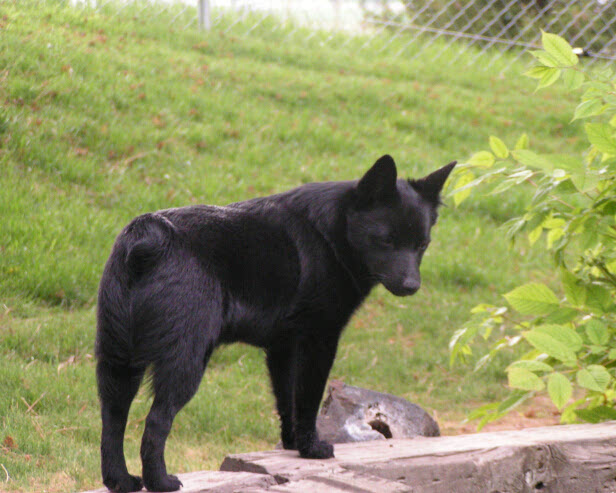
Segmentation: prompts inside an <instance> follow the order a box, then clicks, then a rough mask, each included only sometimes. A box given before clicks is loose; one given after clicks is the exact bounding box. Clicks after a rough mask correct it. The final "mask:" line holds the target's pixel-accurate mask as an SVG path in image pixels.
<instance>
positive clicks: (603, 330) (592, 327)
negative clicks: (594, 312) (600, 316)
mask: <svg viewBox="0 0 616 493" xmlns="http://www.w3.org/2000/svg"><path fill="white" fill-rule="evenodd" d="M584 329H585V330H586V335H587V336H588V340H589V341H590V342H591V344H596V345H597V346H605V345H606V344H607V342H608V341H609V339H610V335H609V333H608V331H607V326H606V325H605V324H604V323H603V322H601V321H600V320H597V319H595V318H593V319H592V320H589V321H588V323H587V324H586V325H585V327H584Z"/></svg>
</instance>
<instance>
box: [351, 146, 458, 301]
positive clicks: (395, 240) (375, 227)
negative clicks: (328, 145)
mask: <svg viewBox="0 0 616 493" xmlns="http://www.w3.org/2000/svg"><path fill="white" fill-rule="evenodd" d="M455 164H456V163H455V161H454V162H452V163H450V164H448V165H447V166H444V167H442V168H441V169H439V170H437V171H435V172H434V173H431V174H429V175H428V176H425V177H424V178H421V179H419V180H402V179H400V180H398V179H397V171H396V163H395V162H394V160H393V159H392V158H391V156H383V157H381V158H380V159H379V160H378V161H377V162H376V163H375V164H374V165H373V166H372V168H370V169H369V170H368V172H367V173H366V174H365V175H364V176H363V177H362V178H361V180H359V182H358V183H357V186H356V187H355V190H354V199H353V204H352V206H351V208H350V210H349V212H348V216H347V239H348V240H349V242H350V244H351V246H352V247H353V248H354V249H355V250H356V251H357V252H358V254H359V255H360V257H361V259H362V261H363V262H364V264H365V265H366V266H367V268H368V270H369V272H370V275H371V276H372V278H373V279H374V280H375V281H377V282H380V283H382V284H383V285H384V286H385V287H386V288H387V289H388V290H389V291H390V292H392V293H393V294H395V295H396V296H407V295H411V294H414V293H415V292H416V291H417V290H418V289H419V286H420V284H421V277H420V275H419V265H420V263H421V259H422V257H423V254H424V252H425V251H426V248H428V245H429V244H430V229H431V228H432V226H434V224H435V223H436V218H437V209H438V206H439V204H440V192H441V190H442V188H443V185H444V184H445V181H446V180H447V177H448V176H449V173H450V172H451V170H452V169H453V167H454V166H455Z"/></svg>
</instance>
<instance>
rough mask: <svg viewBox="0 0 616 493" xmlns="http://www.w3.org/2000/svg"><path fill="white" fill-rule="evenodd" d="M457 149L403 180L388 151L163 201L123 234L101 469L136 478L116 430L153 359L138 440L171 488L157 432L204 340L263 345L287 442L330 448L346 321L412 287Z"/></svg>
mask: <svg viewBox="0 0 616 493" xmlns="http://www.w3.org/2000/svg"><path fill="white" fill-rule="evenodd" d="M454 165H455V162H453V163H451V164H448V165H447V166H445V167H443V168H441V169H439V170H438V171H436V172H434V173H432V174H430V175H428V176H426V177H425V178H422V179H420V180H412V181H411V180H408V181H407V180H402V179H400V180H398V179H397V177H396V174H397V173H396V165H395V163H394V161H393V159H392V158H391V157H390V156H383V157H382V158H380V159H379V160H378V161H377V162H376V163H375V164H374V166H373V167H372V168H371V169H370V170H369V171H368V172H367V173H366V174H365V175H364V177H363V178H362V179H361V180H359V181H348V182H335V183H311V184H308V185H304V186H301V187H299V188H296V189H294V190H291V191H289V192H286V193H281V194H278V195H272V196H270V197H263V198H257V199H253V200H248V201H246V202H239V203H236V204H232V205H229V206H227V207H213V206H194V207H184V208H179V209H168V210H163V211H159V212H155V213H152V214H145V215H143V216H139V217H137V218H136V219H134V220H133V221H132V222H131V223H130V224H129V225H128V226H127V227H126V228H124V230H123V231H122V232H121V233H120V235H119V236H118V238H117V240H116V243H115V245H114V247H113V251H112V253H111V256H110V257H109V260H108V261H107V264H106V266H105V271H104V273H103V277H102V280H101V284H100V290H99V297H98V331H97V338H96V356H97V358H98V364H97V367H96V372H97V379H98V391H99V396H100V402H101V413H102V420H103V432H102V441H101V459H102V473H103V482H104V483H105V485H106V486H107V487H108V488H109V489H111V490H113V491H121V492H126V491H136V490H140V489H141V488H142V481H141V478H139V477H136V476H131V475H130V474H129V473H128V471H127V469H126V462H125V459H124V451H123V441H124V431H125V427H126V419H127V415H128V410H129V407H130V404H131V402H132V400H133V398H134V396H135V393H136V392H137V389H138V387H139V385H140V383H141V380H142V378H143V375H144V372H145V371H146V369H147V368H151V376H152V387H153V391H154V402H153V404H152V408H151V410H150V412H149V414H148V417H147V420H146V424H145V431H144V434H143V439H142V442H141V460H142V463H143V483H144V484H145V486H146V488H148V489H149V490H152V491H174V490H177V489H178V488H179V487H180V486H181V484H182V483H181V482H180V481H179V480H178V479H177V478H176V477H175V476H171V475H168V474H167V469H166V466H165V460H164V448H165V441H166V439H167V436H168V435H169V431H170V430H171V424H172V422H173V419H174V417H175V415H176V414H177V412H178V411H179V410H180V409H181V408H182V407H183V406H184V405H185V404H186V403H187V402H188V401H189V400H190V399H191V397H192V396H193V395H194V393H195V391H196V390H197V387H198V386H199V383H200V380H201V377H202V376H203V372H204V370H205V367H206V365H207V362H208V359H209V358H210V356H211V354H212V351H213V350H214V349H215V348H216V347H217V346H218V345H219V344H222V343H229V342H233V341H243V342H246V343H249V344H253V345H255V346H258V347H261V348H263V349H264V350H265V352H266V355H267V366H268V369H269V372H270V375H271V381H272V386H273V390H274V394H275V396H276V404H277V408H278V414H279V415H280V420H281V428H282V433H281V434H282V443H283V446H284V447H285V448H287V449H296V450H298V451H299V454H300V455H301V456H302V457H308V458H318V459H325V458H328V457H333V455H334V453H333V447H332V445H330V444H329V443H326V442H324V441H321V440H319V437H318V435H317V432H316V429H315V422H316V416H317V411H318V408H319V403H320V401H321V397H322V394H323V389H324V387H325V383H326V380H327V377H328V374H329V371H330V368H331V365H332V363H333V361H334V356H335V354H336V347H337V345H338V339H339V337H340V333H341V332H342V329H343V328H344V326H345V324H346V323H347V321H348V319H349V317H350V316H351V314H352V313H353V311H354V310H355V309H356V308H357V307H358V306H359V305H360V304H361V302H362V301H363V300H364V298H365V297H366V296H367V295H368V293H369V292H370V290H371V289H372V288H373V287H374V286H375V285H376V284H377V283H382V284H383V285H384V286H385V287H386V288H387V289H388V290H389V291H391V292H392V293H393V294H395V295H397V296H405V295H411V294H413V293H415V292H416V291H417V290H418V289H419V285H420V277H419V264H420V262H421V259H422V256H423V254H424V252H425V251H426V248H427V247H428V244H429V243H430V228H432V226H433V225H434V223H435V222H436V218H437V208H438V205H439V194H440V191H441V189H442V187H443V184H444V183H445V180H446V179H447V176H448V175H449V173H450V172H451V170H452V169H453V167H454Z"/></svg>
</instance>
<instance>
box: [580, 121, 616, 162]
mask: <svg viewBox="0 0 616 493" xmlns="http://www.w3.org/2000/svg"><path fill="white" fill-rule="evenodd" d="M584 128H585V129H586V135H587V136H588V140H589V141H590V143H591V144H592V145H594V146H595V148H596V149H597V150H598V151H599V152H605V153H607V154H616V139H615V138H614V129H613V128H612V127H611V126H610V125H608V124H607V123H587V124H585V125H584Z"/></svg>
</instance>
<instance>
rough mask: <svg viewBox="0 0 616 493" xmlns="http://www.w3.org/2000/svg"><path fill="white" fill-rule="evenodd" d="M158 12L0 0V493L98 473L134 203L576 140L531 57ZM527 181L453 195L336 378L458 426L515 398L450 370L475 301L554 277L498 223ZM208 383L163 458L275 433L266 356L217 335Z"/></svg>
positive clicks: (130, 434) (176, 459) (86, 479)
mask: <svg viewBox="0 0 616 493" xmlns="http://www.w3.org/2000/svg"><path fill="white" fill-rule="evenodd" d="M158 10H160V9H158ZM153 12H154V10H153V8H151V7H148V8H145V10H143V7H136V6H135V7H127V8H126V9H124V10H123V11H122V13H121V15H117V13H116V11H115V10H114V9H113V6H108V7H106V8H105V9H102V10H101V11H99V12H93V11H90V10H82V9H75V8H70V7H66V6H65V4H64V3H63V2H54V1H51V0H45V1H40V2H30V1H26V2H21V1H17V2H15V1H7V2H2V3H0V102H1V105H0V447H1V448H0V464H1V465H2V468H0V490H2V491H4V490H7V491H13V490H22V491H57V492H65V491H72V490H79V489H87V488H92V487H97V486H98V485H99V484H100V472H99V453H98V447H99V434H100V420H99V412H98V402H97V397H96V388H95V378H94V361H93V358H92V353H93V341H94V331H95V316H94V313H95V299H96V289H97V283H98V280H99V277H100V274H101V272H102V268H103V265H104V262H105V260H106V258H107V256H108V254H109V251H110V248H111V245H112V243H113V241H114V238H115V235H116V234H117V233H118V232H119V231H120V229H121V228H122V227H123V226H124V225H125V224H126V223H127V222H128V221H129V220H130V219H131V218H132V217H134V216H136V215H137V214H140V213H143V212H146V211H152V210H156V209H161V208H167V207H176V206H182V205H189V204H194V203H210V204H226V203H229V202H233V201H238V200H242V199H245V198H250V197H253V196H258V195H265V194H270V193H274V192H278V191H282V190H285V189H288V188H291V187H294V186H297V185H299V184H302V183H306V182H310V181H319V180H342V179H354V178H358V177H359V176H361V174H362V173H363V172H364V171H365V170H367V169H368V168H369V167H370V166H371V165H372V163H373V162H374V161H375V160H376V159H377V158H378V157H379V156H381V155H382V154H385V153H389V154H391V155H393V156H394V158H395V159H396V161H397V162H398V166H399V168H400V171H401V174H402V175H406V176H415V177H417V176H420V175H422V174H424V173H427V172H429V171H431V170H433V169H436V168H437V167H440V166H442V165H444V164H446V163H448V162H449V161H451V160H453V159H458V160H461V161H464V160H465V159H466V158H468V156H469V155H470V154H472V153H473V152H475V151H477V150H480V149H483V148H485V147H486V145H487V139H488V137H489V135H498V136H500V137H501V138H503V139H504V140H505V141H506V142H507V143H508V144H510V145H513V143H514V142H515V141H516V140H517V138H518V136H519V135H520V134H521V133H522V132H527V133H528V134H529V135H530V136H531V144H532V145H534V146H535V147H536V148H538V149H539V150H541V151H555V150H557V149H560V148H561V147H562V146H563V145H565V144H566V145H573V146H576V145H577V140H576V136H575V126H573V127H571V126H568V125H566V124H567V122H568V121H569V119H570V118H571V112H572V108H573V107H574V100H572V99H570V98H569V97H568V96H567V95H565V94H564V93H559V92H558V91H551V92H550V93H539V94H537V95H536V94H533V91H534V83H533V82H532V81H530V80H526V79H524V78H523V77H521V76H519V75H518V74H519V73H520V72H521V71H522V70H523V66H522V65H519V64H514V66H513V68H512V69H511V70H510V71H509V72H508V76H507V77H501V76H498V75H497V74H498V72H496V71H493V72H488V71H483V70H482V69H481V65H475V66H471V67H469V66H468V65H467V64H466V61H465V60H466V59H465V58H464V57H462V58H460V60H459V63H458V64H456V65H448V64H447V63H446V61H447V57H448V56H449V55H447V54H446V55H445V56H443V57H440V58H439V59H438V60H436V61H433V60H432V59H431V57H430V55H431V53H432V52H431V51H430V50H434V52H438V51H439V47H440V45H439V43H435V44H434V45H432V47H431V48H430V50H428V51H426V52H425V53H423V54H422V56H420V57H417V58H415V59H413V60H410V61H409V59H408V58H409V56H408V53H407V54H406V55H405V54H403V55H401V56H397V57H395V56H393V53H395V52H397V51H398V49H399V47H400V46H402V44H403V43H404V40H403V39H399V40H396V41H394V42H393V43H392V44H391V45H390V47H389V48H388V49H386V50H383V51H379V49H378V43H376V42H375V44H373V45H370V46H368V47H366V48H363V49H359V47H360V46H361V45H362V44H363V40H362V39H346V38H339V37H336V38H334V39H332V40H331V41H330V42H328V43H325V44H322V43H320V42H319V39H320V38H319V37H318V36H315V37H314V38H313V39H312V40H310V41H306V37H307V36H305V35H303V34H301V33H300V35H291V36H287V35H286V33H285V31H284V30H280V29H279V30H273V29H272V26H269V25H267V23H263V24H261V25H260V26H259V27H258V28H257V29H255V30H254V31H253V32H252V33H251V34H250V35H249V36H237V37H236V36H234V35H233V34H222V33H221V32H220V29H215V30H214V31H212V32H211V33H208V34H204V33H201V32H198V31H196V30H193V29H181V28H177V27H173V26H178V24H179V23H176V24H172V25H170V24H169V20H170V19H171V17H173V15H175V11H174V9H173V8H171V9H170V10H169V11H166V12H164V13H162V14H160V15H153ZM245 30H246V29H244V32H245ZM233 32H234V31H233V30H231V31H230V33H233ZM405 53H406V52H405ZM469 56H473V54H472V53H471V54H470V55H469ZM505 61H506V60H505ZM495 65H498V63H497V64H495ZM526 194H527V191H526V190H512V191H511V193H509V195H508V197H507V198H506V199H505V200H503V198H502V197H498V198H494V197H475V198H471V199H470V200H468V201H467V202H466V203H465V204H464V206H463V207H461V208H460V209H454V208H453V207H446V208H444V209H443V210H442V211H441V218H440V220H439V224H438V225H437V227H436V228H435V229H434V231H433V242H432V246H431V247H430V249H429V250H428V252H427V254H426V256H425V259H424V262H423V270H422V277H423V287H422V289H421V291H420V292H419V293H418V294H417V295H416V296H414V297H412V298H395V297H394V296H393V295H390V294H389V293H387V292H386V291H385V290H384V289H383V288H377V289H376V290H375V291H374V293H373V294H372V295H371V297H370V299H369V300H368V302H367V303H366V305H365V306H364V307H363V308H362V309H361V310H360V311H359V312H358V313H357V314H356V316H355V317H354V318H353V319H352V321H351V323H350V325H349V327H348V328H347V330H346V332H345V333H344V335H343V339H342V341H341V344H340V349H339V354H338V358H337V360H336V363H335V366H334V369H333V371H332V375H331V376H332V378H337V379H341V380H344V381H345V382H347V383H349V384H352V385H359V386H363V387H368V388H371V389H375V390H379V391H384V392H391V393H394V394H397V395H400V396H402V397H405V398H407V399H410V400H412V401H414V402H416V403H418V404H420V405H422V406H423V407H425V408H426V409H427V410H428V411H429V412H431V413H434V414H435V415H436V416H437V417H438V419H440V420H443V421H447V422H450V421H457V420H461V419H462V418H463V416H464V414H465V413H466V412H467V411H468V410H470V409H473V408H474V407H476V406H477V405H478V404H480V403H484V402H486V401H489V400H492V399H495V398H496V397H498V396H500V395H502V392H503V380H504V379H503V375H502V374H500V373H497V372H496V371H495V370H488V371H484V372H482V373H479V374H469V372H468V369H465V368H455V369H450V368H449V366H448V359H449V354H448V347H447V345H448V341H449V338H450V337H451V335H452V333H453V331H454V330H455V329H456V328H458V327H459V326H460V325H461V324H462V323H463V322H464V320H465V319H466V317H467V315H468V311H469V309H470V308H471V307H472V306H474V305H475V304H477V303H479V302H483V301H486V302H490V301H491V302H497V301H499V299H500V296H499V295H500V293H504V292H506V291H508V290H509V289H511V288H512V287H514V286H516V285H518V284H521V283H522V282H524V281H526V280H529V279H541V280H546V277H547V274H546V271H545V269H544V265H545V262H546V259H545V258H544V257H542V256H537V255H536V254H533V255H532V256H531V255H530V253H527V252H526V251H525V250H524V247H523V246H521V247H519V248H517V249H516V250H510V249H509V248H508V245H507V242H506V240H505V239H504V235H503V233H502V231H500V230H498V229H497V226H498V225H499V224H500V223H501V222H502V221H503V220H506V219H507V218H509V217H511V216H512V215H515V214H516V213H519V212H520V210H521V208H522V207H523V204H524V199H525V197H526ZM547 281H548V282H550V279H549V278H548V279H547ZM201 387H202V388H201V389H200V391H199V392H198V394H197V396H196V397H195V398H194V399H193V400H192V401H191V402H190V403H189V404H188V405H187V406H186V408H185V409H184V410H183V411H182V412H181V413H180V414H179V416H178V418H177V419H176V421H175V424H174V428H173V431H172V433H171V437H170V439H169V442H168V446H167V463H168V467H169V470H170V471H173V472H185V471H191V470H199V469H206V468H217V467H218V465H219V464H220V462H221V460H222V458H223V457H224V456H225V455H226V454H228V453H235V452H241V451H251V450H260V449H267V448H271V447H272V446H273V445H274V444H275V443H276V442H277V441H278V425H277V417H276V415H275V413H274V405H273V398H272V396H271V394H270V390H269V385H268V379H267V376H266V373H265V365H264V357H263V354H262V353H261V352H260V351H258V350H256V349H254V348H250V347H248V346H243V345H235V346H230V347H225V348H222V349H220V350H219V351H217V352H216V353H215V355H214V357H213V359H212V361H211V363H210V365H209V370H208V371H207V372H206V375H205V378H204V380H203V383H202V386H201ZM149 403H150V398H149V396H148V393H147V391H145V390H143V391H142V392H141V393H140V394H139V395H138V397H137V399H136V402H135V403H134V405H133V408H132V410H131V414H130V418H129V424H128V429H127V442H126V453H127V457H128V464H129V469H130V470H131V472H133V473H137V472H139V471H140V464H139V461H138V450H139V440H140V436H141V432H142V430H143V423H144V419H145V415H146V413H147V409H148V406H149Z"/></svg>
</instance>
